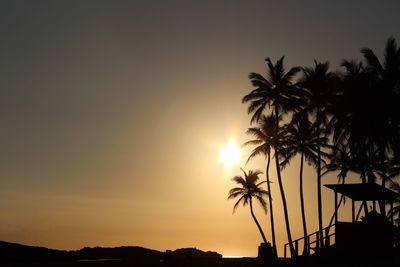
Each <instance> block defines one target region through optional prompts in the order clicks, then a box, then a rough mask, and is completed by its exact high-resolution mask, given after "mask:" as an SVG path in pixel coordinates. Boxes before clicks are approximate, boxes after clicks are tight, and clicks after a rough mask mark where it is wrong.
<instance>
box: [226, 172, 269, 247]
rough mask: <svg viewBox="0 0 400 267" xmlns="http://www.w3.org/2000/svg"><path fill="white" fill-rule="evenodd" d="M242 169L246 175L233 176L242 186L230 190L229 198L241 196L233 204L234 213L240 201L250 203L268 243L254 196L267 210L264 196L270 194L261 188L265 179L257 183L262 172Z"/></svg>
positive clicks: (253, 215) (263, 236)
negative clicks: (258, 216) (254, 206)
mask: <svg viewBox="0 0 400 267" xmlns="http://www.w3.org/2000/svg"><path fill="white" fill-rule="evenodd" d="M241 170H242V172H243V175H244V177H242V176H235V177H233V178H232V181H234V182H236V183H237V184H238V185H240V187H234V188H232V189H231V190H230V191H229V194H228V199H233V198H237V197H239V199H238V201H237V202H236V203H235V205H234V206H233V213H234V212H235V211H236V209H237V207H238V206H239V204H240V203H243V206H245V205H247V204H249V206H250V213H251V216H252V217H253V220H254V222H255V223H256V225H257V227H258V230H259V231H260V234H261V237H262V239H263V241H264V243H267V239H266V238H265V235H264V231H263V230H262V228H261V226H260V224H259V222H258V220H257V218H256V216H255V214H254V211H253V198H254V199H256V200H257V201H258V202H259V203H260V204H261V206H262V207H263V208H264V210H265V211H267V203H266V202H265V200H264V196H268V192H267V191H265V190H264V189H262V188H261V185H262V184H263V183H264V181H263V182H260V183H257V181H258V180H259V177H258V175H260V174H261V173H262V172H261V171H252V170H249V172H248V173H246V172H245V171H244V170H243V169H241Z"/></svg>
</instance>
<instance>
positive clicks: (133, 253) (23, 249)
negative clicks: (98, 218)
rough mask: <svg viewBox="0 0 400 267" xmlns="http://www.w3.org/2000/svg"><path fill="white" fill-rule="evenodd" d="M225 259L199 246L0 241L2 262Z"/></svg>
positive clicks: (0, 259)
mask: <svg viewBox="0 0 400 267" xmlns="http://www.w3.org/2000/svg"><path fill="white" fill-rule="evenodd" d="M200 258H201V259H205V258H222V255H221V254H218V253H216V252H210V251H208V252H204V251H201V250H199V249H196V248H182V249H177V250H175V251H171V250H168V251H167V252H161V251H157V250H152V249H148V248H143V247H135V246H122V247H114V248H103V247H93V248H90V247H85V248H82V249H80V250H75V251H65V250H56V249H49V248H45V247H35V246H27V245H21V244H16V243H10V242H4V241H0V262H14V261H18V262H21V261H23V262H33V261H34V262H44V261H47V262H50V261H51V262H56V261H85V260H89V261H90V260H104V259H106V260H124V261H125V260H126V261H135V262H160V261H161V260H170V259H173V260H175V259H178V260H179V259H200Z"/></svg>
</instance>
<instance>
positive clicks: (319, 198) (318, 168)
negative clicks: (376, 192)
mask: <svg viewBox="0 0 400 267" xmlns="http://www.w3.org/2000/svg"><path fill="white" fill-rule="evenodd" d="M319 113H320V110H319V108H318V109H317V118H316V124H317V133H316V134H317V138H319V136H320V128H319V126H320V114H319ZM317 146H318V148H317V149H318V162H317V200H318V228H319V236H320V239H319V247H320V248H322V247H323V246H324V241H323V232H322V229H323V222H322V193H321V187H322V186H321V144H320V143H319V142H318V144H317Z"/></svg>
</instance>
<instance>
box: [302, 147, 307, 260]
mask: <svg viewBox="0 0 400 267" xmlns="http://www.w3.org/2000/svg"><path fill="white" fill-rule="evenodd" d="M303 162H304V154H303V153H301V158H300V205H301V218H302V220H303V233H304V248H303V255H306V254H308V249H307V247H308V244H307V235H308V234H307V223H306V212H305V208H304V192H303Z"/></svg>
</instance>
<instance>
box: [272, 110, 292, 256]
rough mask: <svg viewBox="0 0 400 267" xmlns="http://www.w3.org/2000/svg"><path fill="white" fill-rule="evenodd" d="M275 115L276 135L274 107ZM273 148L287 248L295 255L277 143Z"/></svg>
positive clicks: (277, 124)
mask: <svg viewBox="0 0 400 267" xmlns="http://www.w3.org/2000/svg"><path fill="white" fill-rule="evenodd" d="M275 116H276V133H275V134H276V135H278V129H279V120H278V118H279V113H278V108H277V107H275ZM274 150H275V167H276V174H277V177H278V184H279V191H280V193H281V198H282V206H283V214H284V216H285V225H286V234H287V237H288V243H289V249H290V255H291V257H293V256H296V255H297V254H296V251H295V249H294V246H293V242H292V241H293V240H292V234H291V232H290V224H289V214H288V210H287V204H286V197H285V190H284V189H283V183H282V176H281V169H280V166H279V156H278V155H279V151H278V147H277V145H274Z"/></svg>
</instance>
